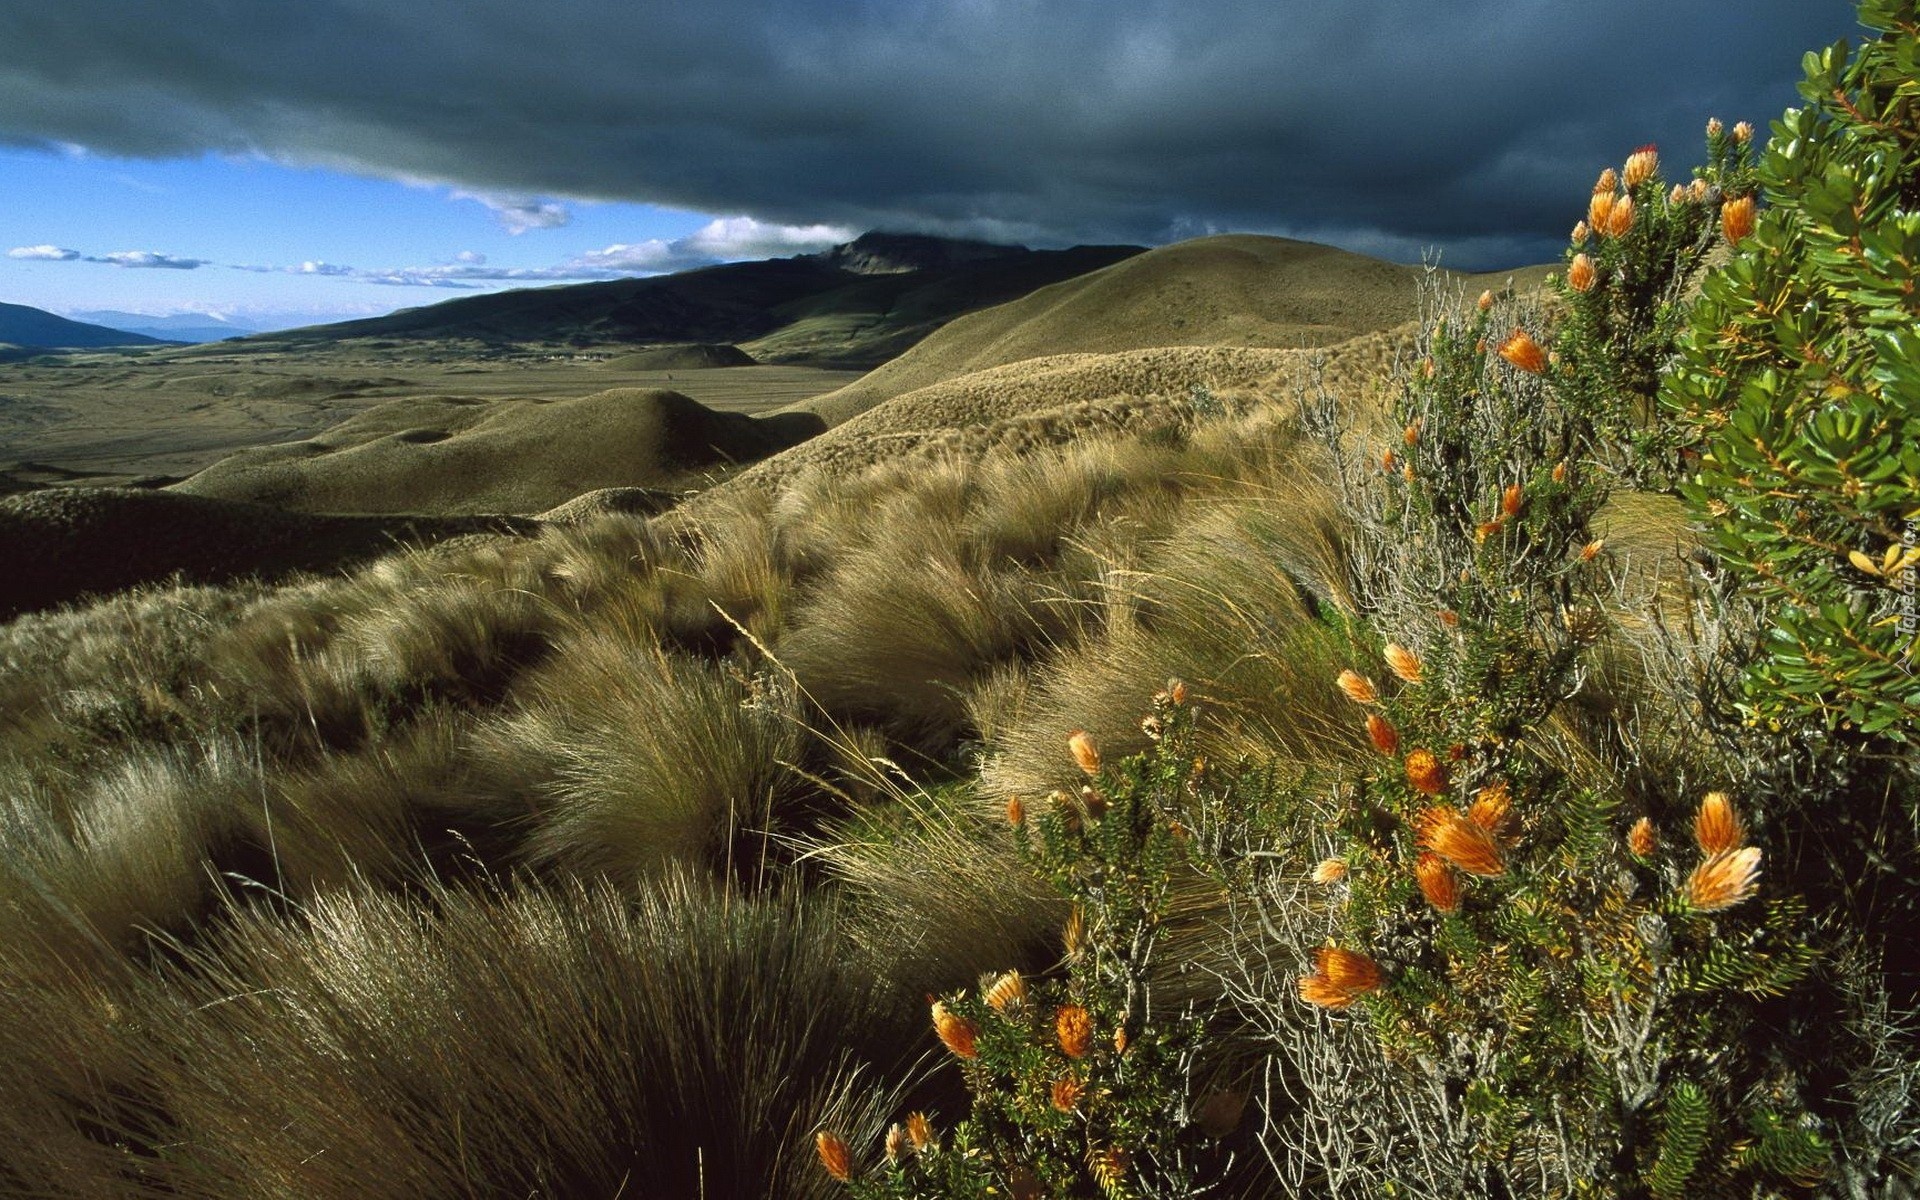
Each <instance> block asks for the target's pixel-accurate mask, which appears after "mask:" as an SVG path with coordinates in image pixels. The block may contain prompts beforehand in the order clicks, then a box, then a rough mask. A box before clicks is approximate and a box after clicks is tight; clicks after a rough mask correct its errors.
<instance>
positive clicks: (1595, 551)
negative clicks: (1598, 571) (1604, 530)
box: [1580, 538, 1607, 562]
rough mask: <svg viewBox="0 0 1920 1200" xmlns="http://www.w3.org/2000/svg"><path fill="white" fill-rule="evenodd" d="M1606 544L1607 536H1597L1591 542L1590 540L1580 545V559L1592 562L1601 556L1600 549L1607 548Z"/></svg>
mask: <svg viewBox="0 0 1920 1200" xmlns="http://www.w3.org/2000/svg"><path fill="white" fill-rule="evenodd" d="M1606 545H1607V539H1605V538H1595V539H1593V540H1592V541H1591V542H1588V543H1587V544H1586V545H1584V546H1582V547H1580V561H1581V562H1592V561H1593V560H1594V559H1596V558H1598V557H1599V556H1600V551H1601V550H1603V549H1605V548H1606Z"/></svg>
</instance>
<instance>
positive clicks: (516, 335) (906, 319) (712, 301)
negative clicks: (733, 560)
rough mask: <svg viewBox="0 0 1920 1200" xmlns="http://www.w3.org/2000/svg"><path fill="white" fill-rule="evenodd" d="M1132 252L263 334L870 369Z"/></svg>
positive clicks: (1046, 253) (911, 243)
mask: <svg viewBox="0 0 1920 1200" xmlns="http://www.w3.org/2000/svg"><path fill="white" fill-rule="evenodd" d="M1144 249H1145V248H1144V247H1141V246H1079V247H1075V248H1073V249H1071V250H1028V249H1026V248H1024V247H1021V246H999V245H993V244H991V243H987V242H969V241H959V240H955V239H950V238H936V237H925V236H920V235H916V234H890V233H869V234H866V235H865V236H863V237H861V238H858V239H856V240H855V241H852V242H849V243H847V244H845V245H841V246H836V247H834V248H833V249H831V250H829V251H826V252H824V253H821V254H812V255H802V256H799V257H796V258H780V259H769V260H766V261H763V262H743V263H728V264H725V265H722V266H716V267H707V268H704V269H701V270H696V271H683V272H680V273H679V274H675V275H658V276H653V277H651V278H646V279H619V280H611V281H608V282H605V283H584V284H571V285H566V286H561V287H546V288H525V289H519V290H515V291H508V292H493V293H489V294H487V295H484V296H466V297H461V298H459V299H456V300H448V301H445V302H444V303H440V304H435V305H432V306H430V307H426V308H410V309H403V310H401V311H400V312H396V313H391V314H389V315H387V316H384V317H373V318H369V319H366V320H358V321H343V322H338V323H335V324H330V325H316V326H310V327H308V328H305V329H295V330H286V331H283V332H279V333H270V334H259V335H255V336H254V337H252V338H250V339H249V343H250V344H255V345H261V346H269V345H272V346H278V347H282V348H293V347H295V346H297V345H299V344H302V343H315V342H332V341H336V340H339V339H342V338H372V339H387V340H398V341H415V340H420V341H424V340H440V339H448V340H468V341H477V342H480V343H482V344H485V345H497V346H503V347H506V346H527V345H541V344H547V345H552V346H556V347H559V348H566V347H574V348H585V347H590V346H607V345H665V344H688V343H697V344H701V345H708V346H725V345H733V346H738V347H740V348H741V349H742V350H744V351H746V352H747V353H748V354H750V355H752V356H753V358H754V359H755V360H757V361H759V362H784V363H807V364H811V365H821V366H826V365H832V366H844V367H858V368H865V367H872V366H876V365H878V364H880V363H882V362H886V361H887V360H889V359H891V358H894V357H896V356H897V355H899V354H900V353H902V352H903V351H905V350H906V349H908V348H909V347H911V346H913V345H914V344H915V343H917V342H919V341H920V339H922V338H924V337H925V336H927V334H929V333H932V332H933V331H934V330H936V329H938V328H939V327H940V326H942V325H944V324H946V323H947V322H948V321H951V320H952V319H953V318H955V317H958V316H961V315H963V314H965V313H969V312H974V311H976V310H978V309H982V308H987V307H989V306H991V305H995V304H1002V303H1005V302H1006V301H1008V300H1013V299H1016V298H1018V297H1021V296H1024V295H1027V294H1028V293H1029V292H1032V291H1033V290H1034V289H1035V288H1039V287H1044V286H1046V285H1047V284H1050V283H1057V282H1059V281H1061V280H1064V279H1072V278H1074V277H1076V276H1080V275H1084V274H1086V273H1087V272H1089V271H1095V270H1098V269H1100V268H1101V267H1106V266H1111V265H1112V264H1114V263H1116V262H1119V261H1121V260H1123V259H1126V258H1130V257H1132V256H1134V255H1136V254H1139V253H1141V252H1142V251H1143V250H1144Z"/></svg>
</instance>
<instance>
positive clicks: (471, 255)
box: [453, 250, 487, 266]
mask: <svg viewBox="0 0 1920 1200" xmlns="http://www.w3.org/2000/svg"><path fill="white" fill-rule="evenodd" d="M453 260H454V261H455V262H463V263H471V264H473V265H474V266H479V265H480V264H481V263H484V262H486V261H487V256H486V255H484V254H482V253H480V252H479V251H478V250H462V251H461V252H460V253H458V254H456V255H454V256H453Z"/></svg>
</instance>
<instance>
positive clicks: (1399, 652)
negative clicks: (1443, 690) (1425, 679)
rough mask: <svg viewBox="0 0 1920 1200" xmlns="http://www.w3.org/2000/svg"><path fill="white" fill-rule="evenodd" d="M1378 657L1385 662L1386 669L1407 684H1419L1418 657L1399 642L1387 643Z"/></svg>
mask: <svg viewBox="0 0 1920 1200" xmlns="http://www.w3.org/2000/svg"><path fill="white" fill-rule="evenodd" d="M1380 657H1382V658H1384V659H1386V660H1387V667H1388V669H1389V670H1391V671H1392V672H1393V673H1394V674H1395V675H1398V676H1399V677H1400V678H1401V679H1403V680H1405V681H1406V682H1408V683H1419V682H1420V657H1419V655H1417V654H1415V653H1414V652H1413V651H1411V650H1409V649H1407V648H1406V647H1405V646H1402V645H1401V644H1400V643H1399V642H1388V643H1387V645H1386V649H1384V650H1382V651H1381V652H1380Z"/></svg>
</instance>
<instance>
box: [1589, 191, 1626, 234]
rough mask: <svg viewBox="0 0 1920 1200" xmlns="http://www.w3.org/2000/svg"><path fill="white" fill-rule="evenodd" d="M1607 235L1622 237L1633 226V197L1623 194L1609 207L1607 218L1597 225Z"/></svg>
mask: <svg viewBox="0 0 1920 1200" xmlns="http://www.w3.org/2000/svg"><path fill="white" fill-rule="evenodd" d="M1597 228H1598V229H1599V230H1600V232H1601V234H1603V235H1604V236H1606V237H1612V238H1621V237H1625V236H1627V231H1628V230H1630V229H1632V228H1633V197H1632V196H1622V197H1620V198H1619V199H1618V200H1616V201H1614V203H1613V206H1612V207H1611V208H1609V209H1607V219H1606V220H1605V221H1604V222H1602V223H1601V224H1600V225H1598V226H1597Z"/></svg>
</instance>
